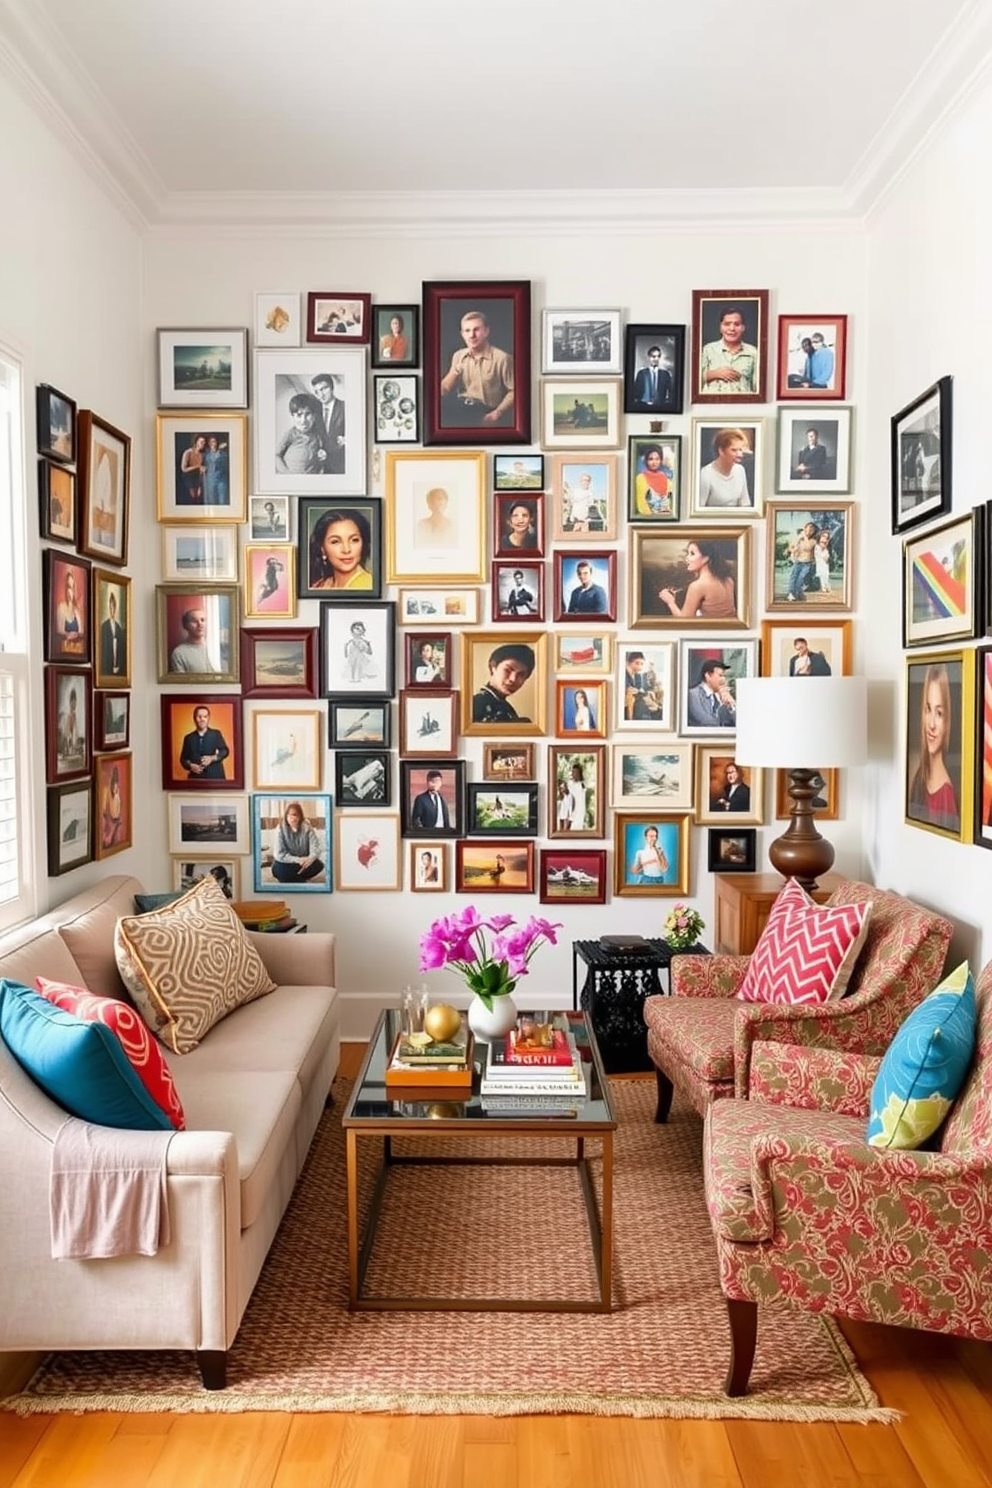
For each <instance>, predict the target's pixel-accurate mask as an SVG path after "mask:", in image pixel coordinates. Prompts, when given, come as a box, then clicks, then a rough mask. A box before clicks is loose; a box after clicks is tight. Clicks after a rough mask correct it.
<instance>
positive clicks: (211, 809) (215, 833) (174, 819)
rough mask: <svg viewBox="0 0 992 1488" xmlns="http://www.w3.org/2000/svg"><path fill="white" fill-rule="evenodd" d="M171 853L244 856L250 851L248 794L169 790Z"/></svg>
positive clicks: (201, 855) (199, 855)
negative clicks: (191, 792)
mask: <svg viewBox="0 0 992 1488" xmlns="http://www.w3.org/2000/svg"><path fill="white" fill-rule="evenodd" d="M166 802H167V805H168V811H169V852H170V853H173V854H178V855H181V856H183V857H190V858H192V857H200V858H202V857H208V858H212V857H215V856H216V854H218V853H221V852H223V853H225V854H227V855H228V856H230V857H243V856H244V854H245V853H246V852H248V851H249V842H248V797H247V796H240V795H237V796H232V795H229V794H228V793H227V792H226V791H225V792H224V794H223V795H221V794H220V793H219V792H218V793H217V795H214V796H208V795H205V794H204V795H195V796H193V795H189V796H186V795H182V794H180V793H179V792H178V791H169V793H168V795H167V796H166Z"/></svg>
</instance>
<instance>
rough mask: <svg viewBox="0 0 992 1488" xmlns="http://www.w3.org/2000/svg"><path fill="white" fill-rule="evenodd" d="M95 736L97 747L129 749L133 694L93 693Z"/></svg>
mask: <svg viewBox="0 0 992 1488" xmlns="http://www.w3.org/2000/svg"><path fill="white" fill-rule="evenodd" d="M93 737H94V742H95V746H96V748H97V749H127V747H128V745H129V744H130V742H131V694H130V693H129V692H95V693H94V694H93Z"/></svg>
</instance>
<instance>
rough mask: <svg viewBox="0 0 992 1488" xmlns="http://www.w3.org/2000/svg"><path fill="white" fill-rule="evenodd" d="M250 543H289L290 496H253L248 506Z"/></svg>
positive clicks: (290, 534)
mask: <svg viewBox="0 0 992 1488" xmlns="http://www.w3.org/2000/svg"><path fill="white" fill-rule="evenodd" d="M248 522H249V532H248V538H249V541H250V542H289V540H290V538H291V537H292V535H293V534H292V529H291V524H290V520H289V497H288V496H253V497H252V498H251V500H250V502H249V505H248Z"/></svg>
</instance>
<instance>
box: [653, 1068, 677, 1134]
mask: <svg viewBox="0 0 992 1488" xmlns="http://www.w3.org/2000/svg"><path fill="white" fill-rule="evenodd" d="M654 1078H655V1084H656V1085H657V1087H658V1108H657V1110H656V1111H655V1113H654V1119H655V1121H658V1122H662V1123H663V1122H665V1121H667V1120H668V1113H669V1111H670V1110H671V1109H672V1096H673V1095H674V1094H675V1087H674V1085H673V1084H672V1082H671V1080H670V1079H669V1078H668V1076H667V1075H665V1074H663V1073H662V1072H661V1070H660V1069H659V1068H658V1066H657V1065H655V1067H654Z"/></svg>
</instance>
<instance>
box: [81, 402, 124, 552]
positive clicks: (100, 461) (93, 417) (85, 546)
mask: <svg viewBox="0 0 992 1488" xmlns="http://www.w3.org/2000/svg"><path fill="white" fill-rule="evenodd" d="M77 429H78V435H79V535H78V547H79V551H80V552H81V553H86V554H88V555H89V557H91V558H98V559H100V560H101V562H103V563H113V564H116V565H117V566H118V567H122V566H123V565H124V564H125V563H126V562H127V536H128V521H129V518H130V511H131V436H130V435H129V434H125V433H124V432H123V431H122V430H121V429H115V428H114V426H113V424H109V423H108V422H107V421H106V419H102V418H100V416H99V415H98V414H96V413H94V412H93V411H92V409H90V408H81V409H80V411H79V418H78V420H77Z"/></svg>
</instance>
